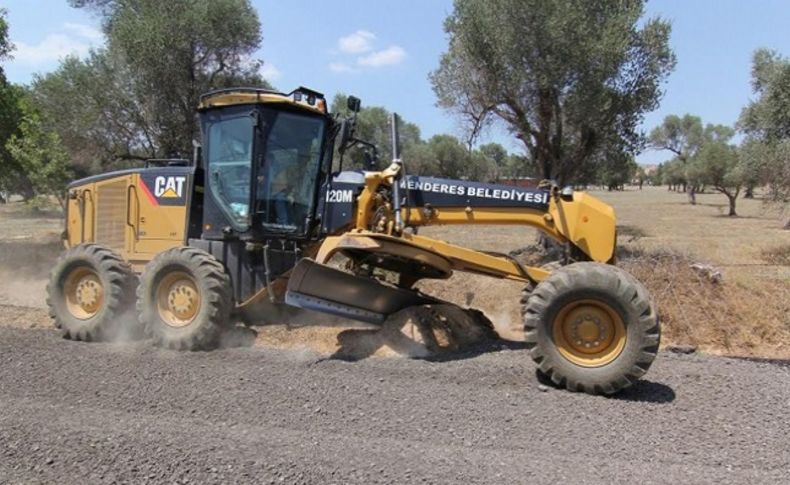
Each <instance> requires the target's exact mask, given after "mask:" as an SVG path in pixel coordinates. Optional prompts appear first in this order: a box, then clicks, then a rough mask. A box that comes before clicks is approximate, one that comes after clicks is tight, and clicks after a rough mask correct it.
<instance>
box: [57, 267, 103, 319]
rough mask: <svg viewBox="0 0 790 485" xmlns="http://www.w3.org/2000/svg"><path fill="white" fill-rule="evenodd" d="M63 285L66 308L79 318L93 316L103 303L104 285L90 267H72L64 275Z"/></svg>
mask: <svg viewBox="0 0 790 485" xmlns="http://www.w3.org/2000/svg"><path fill="white" fill-rule="evenodd" d="M63 287H64V288H63V289H64V292H65V295H66V309H67V310H68V311H69V313H71V315H72V316H74V317H75V318H78V319H80V320H87V319H89V318H92V317H93V316H95V315H96V313H98V312H99V309H100V308H101V307H102V304H103V303H104V285H102V282H101V278H99V275H98V273H96V271H94V270H93V269H91V268H88V267H85V266H83V267H79V268H76V269H74V270H73V271H72V272H71V273H69V274H68V276H67V277H66V281H65V282H64V285H63Z"/></svg>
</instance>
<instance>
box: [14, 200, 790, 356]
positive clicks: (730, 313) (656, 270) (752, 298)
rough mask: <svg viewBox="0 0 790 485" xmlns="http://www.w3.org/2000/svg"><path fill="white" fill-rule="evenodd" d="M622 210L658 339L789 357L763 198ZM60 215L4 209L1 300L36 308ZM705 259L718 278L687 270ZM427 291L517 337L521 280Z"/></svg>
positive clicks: (779, 236)
mask: <svg viewBox="0 0 790 485" xmlns="http://www.w3.org/2000/svg"><path fill="white" fill-rule="evenodd" d="M593 194H594V195H596V196H598V197H600V198H602V199H603V200H605V201H606V202H608V203H609V204H611V205H613V206H614V208H615V210H616V212H617V216H618V228H619V241H618V242H619V248H618V260H619V263H618V264H620V265H621V266H622V267H624V268H625V269H627V270H628V271H630V272H631V273H633V274H634V275H635V276H637V278H638V279H639V280H640V281H642V282H643V283H644V284H645V285H646V286H647V287H648V289H649V290H650V292H651V294H652V296H653V298H654V299H655V300H656V302H657V303H658V306H659V312H660V315H661V319H662V322H663V332H664V333H663V341H662V342H663V344H664V345H671V344H684V345H694V346H697V347H699V348H700V349H702V350H704V351H707V352H711V353H719V354H727V355H744V356H761V357H772V358H790V231H787V230H783V229H782V228H781V221H780V218H779V215H778V214H777V213H775V212H772V211H771V210H769V209H767V208H766V207H765V206H764V205H763V204H762V202H761V201H760V200H743V199H741V200H739V201H738V203H739V207H738V212H739V214H741V216H739V217H734V218H733V217H727V216H726V215H725V214H726V198H725V197H724V196H722V195H719V194H712V193H711V194H700V195H699V196H698V204H697V205H696V206H691V205H689V204H688V203H687V202H686V197H685V195H684V194H679V193H675V192H669V191H667V190H666V188H662V187H645V188H644V190H641V191H639V190H636V189H634V188H628V190H626V191H623V192H596V191H594V192H593ZM61 230H62V221H61V220H60V218H59V216H58V214H57V213H56V212H48V213H43V214H36V213H32V212H31V211H30V210H28V209H27V208H25V207H24V206H22V205H20V204H10V205H7V206H4V207H3V206H0V303H11V304H21V305H29V306H41V305H43V302H44V295H43V289H44V286H45V281H46V275H47V272H48V270H49V268H50V267H51V265H52V262H53V260H54V258H55V257H56V255H57V253H58V252H59V250H60V247H61V246H60V243H59V242H58V234H59V233H60V231H61ZM421 234H425V235H429V236H432V237H437V238H440V239H444V240H447V241H450V242H454V243H457V244H460V245H463V246H468V247H471V248H477V249H482V250H488V251H498V252H505V253H507V252H512V251H518V250H520V249H523V248H525V247H528V246H530V245H532V244H534V242H535V238H536V232H535V231H534V230H532V229H529V228H524V227H515V226H488V227H485V226H483V227H469V226H446V227H429V228H425V229H423V230H422V232H421ZM694 263H702V264H706V265H709V266H711V268H712V271H714V272H715V271H718V272H720V273H721V281H720V282H714V281H712V280H711V279H710V278H708V277H707V276H706V275H705V274H701V273H698V272H696V271H695V270H693V269H691V267H690V266H691V264H694ZM420 287H421V288H422V289H424V290H425V291H427V292H429V293H431V294H435V295H436V296H439V297H441V298H444V299H446V300H449V301H452V302H454V303H457V304H459V305H462V306H471V307H475V308H479V309H481V310H483V311H484V312H485V313H486V315H488V316H489V318H491V319H492V321H493V322H494V323H495V325H496V328H497V330H498V331H499V333H500V334H501V335H502V336H503V337H505V338H510V339H516V340H517V339H520V338H521V319H520V314H519V312H520V309H519V306H520V305H519V299H520V297H521V295H520V293H521V290H522V285H521V284H519V283H514V282H508V281H503V280H495V279H491V278H487V277H482V276H476V275H468V274H461V273H458V274H456V275H454V276H453V277H452V278H451V279H450V280H449V281H426V282H423V283H421V284H420Z"/></svg>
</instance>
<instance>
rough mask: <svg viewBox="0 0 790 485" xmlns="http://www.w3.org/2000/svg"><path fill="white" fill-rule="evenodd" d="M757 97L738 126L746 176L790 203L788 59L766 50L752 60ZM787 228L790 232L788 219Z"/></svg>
mask: <svg viewBox="0 0 790 485" xmlns="http://www.w3.org/2000/svg"><path fill="white" fill-rule="evenodd" d="M752 90H753V92H754V94H755V95H756V98H755V99H754V100H752V101H751V102H750V103H749V104H748V105H747V106H746V107H745V108H744V109H743V111H742V112H741V116H740V119H739V120H738V127H739V128H740V129H741V130H742V131H743V132H744V133H745V134H746V140H745V141H744V148H745V151H744V163H745V164H746V166H745V169H746V170H747V173H748V174H749V175H750V176H751V177H752V178H753V179H754V180H756V181H759V183H766V184H768V187H769V197H770V198H771V199H772V200H773V201H774V202H778V203H780V204H784V205H785V207H786V206H787V204H788V202H790V60H788V59H787V58H786V57H783V56H781V55H779V54H778V53H777V52H774V51H771V50H768V49H759V50H757V51H756V52H755V53H754V56H753V58H752ZM785 227H786V228H789V229H790V219H788V221H787V223H786V225H785Z"/></svg>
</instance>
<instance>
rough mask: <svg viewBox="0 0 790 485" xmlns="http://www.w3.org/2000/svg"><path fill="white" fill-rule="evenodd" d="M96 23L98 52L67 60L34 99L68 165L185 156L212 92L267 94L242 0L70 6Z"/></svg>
mask: <svg viewBox="0 0 790 485" xmlns="http://www.w3.org/2000/svg"><path fill="white" fill-rule="evenodd" d="M71 3H72V5H73V6H75V7H79V8H86V9H89V10H91V11H92V12H94V13H96V14H97V15H99V16H100V17H101V18H102V25H103V29H104V33H105V35H106V37H107V45H106V47H105V48H102V49H98V50H95V51H93V52H92V53H91V54H90V55H89V56H88V57H87V58H86V59H77V58H67V59H66V60H65V61H64V62H63V63H62V64H61V65H60V67H59V68H58V70H56V71H55V72H53V73H50V74H47V75H45V76H40V77H38V78H37V79H36V80H35V81H34V83H33V91H34V94H35V97H36V100H37V102H38V104H39V106H40V108H41V109H42V110H43V111H44V112H45V113H46V114H47V118H48V119H49V120H51V122H52V123H53V127H54V128H55V129H56V130H57V131H58V133H59V135H60V137H61V138H62V140H63V143H64V144H65V145H66V147H67V149H68V151H69V153H70V154H71V155H72V157H73V158H74V159H75V160H74V161H75V165H77V166H78V167H82V169H84V170H87V171H91V170H95V167H91V164H96V163H99V164H100V165H101V166H102V167H104V168H107V167H108V166H113V165H117V162H118V161H119V160H120V161H123V160H141V159H145V158H151V157H178V156H181V157H188V156H189V154H190V153H191V151H192V140H193V139H197V138H199V136H198V126H197V124H196V121H195V109H196V108H197V105H198V100H199V96H200V94H202V93H204V92H206V91H209V90H211V89H215V88H221V87H229V86H238V85H257V86H267V84H266V83H265V81H264V80H263V79H262V78H261V76H260V74H259V68H260V66H261V63H260V62H259V61H256V60H254V59H252V58H251V56H252V53H253V52H254V51H255V50H256V49H257V48H258V47H259V46H260V43H261V35H260V22H259V20H258V16H257V13H256V11H255V9H254V8H253V7H252V6H251V5H250V2H249V1H248V0H172V1H168V2H160V1H157V0H72V1H71Z"/></svg>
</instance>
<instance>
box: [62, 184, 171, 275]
mask: <svg viewBox="0 0 790 485" xmlns="http://www.w3.org/2000/svg"><path fill="white" fill-rule="evenodd" d="M67 210H68V212H67V221H66V240H65V244H66V246H67V247H71V246H75V245H77V244H81V243H88V242H94V243H97V244H101V245H102V246H106V247H108V248H110V249H112V250H114V251H116V252H117V253H118V254H120V255H121V256H122V257H123V258H124V259H125V260H127V261H129V262H130V263H131V264H132V266H133V268H134V269H135V270H136V271H138V272H139V271H141V270H142V266H144V265H145V263H147V262H148V261H150V260H151V259H152V258H153V257H154V256H156V255H157V254H158V253H160V252H162V251H165V250H167V249H170V248H172V247H176V246H180V245H182V244H184V241H185V240H186V237H185V231H186V223H187V212H186V211H187V205H186V204H184V205H180V206H165V205H160V204H158V202H157V198H156V197H155V196H154V195H153V194H152V193H151V189H150V188H148V187H147V186H145V184H144V182H143V181H142V177H141V176H140V174H138V173H128V174H123V175H118V176H116V177H110V178H106V179H103V180H98V181H95V182H91V181H88V182H86V183H85V184H83V185H79V186H76V187H72V188H70V189H69V199H68V209H67Z"/></svg>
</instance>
